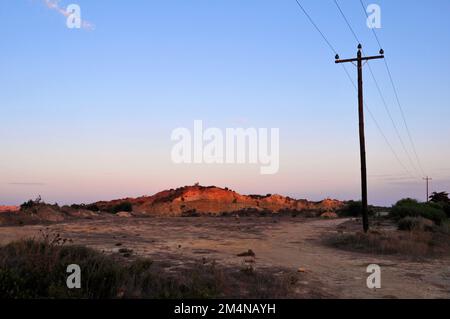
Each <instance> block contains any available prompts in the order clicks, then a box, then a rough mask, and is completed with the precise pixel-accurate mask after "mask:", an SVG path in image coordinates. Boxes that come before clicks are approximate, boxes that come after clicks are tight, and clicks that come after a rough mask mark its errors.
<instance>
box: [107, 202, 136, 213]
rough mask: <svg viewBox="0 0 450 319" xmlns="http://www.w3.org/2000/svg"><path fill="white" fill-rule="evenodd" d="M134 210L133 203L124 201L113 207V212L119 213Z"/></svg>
mask: <svg viewBox="0 0 450 319" xmlns="http://www.w3.org/2000/svg"><path fill="white" fill-rule="evenodd" d="M131 211H133V205H131V203H130V202H122V203H120V204H117V205H115V206H114V207H113V208H112V213H114V214H115V213H118V212H131Z"/></svg>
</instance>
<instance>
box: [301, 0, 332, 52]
mask: <svg viewBox="0 0 450 319" xmlns="http://www.w3.org/2000/svg"><path fill="white" fill-rule="evenodd" d="M295 2H297V5H298V6H299V7H300V9H302V11H303V13H304V14H305V16H306V17H307V18H308V19H309V22H311V24H312V25H313V26H314V27H315V28H316V30H317V32H319V33H320V35H321V36H322V38H323V39H324V40H325V42H326V43H327V44H328V46H329V47H330V49H331V50H332V51H333V52H334V54H337V51H336V50H335V49H334V47H333V46H332V45H331V43H330V41H328V39H327V37H326V36H325V34H323V32H322V31H320V29H319V27H318V26H317V24H316V23H315V22H314V20H313V19H312V18H311V16H310V15H309V14H308V12H306V10H305V8H303V6H302V5H301V4H300V2H299V1H298V0H295Z"/></svg>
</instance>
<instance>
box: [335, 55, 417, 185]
mask: <svg viewBox="0 0 450 319" xmlns="http://www.w3.org/2000/svg"><path fill="white" fill-rule="evenodd" d="M341 66H342V68H343V69H344V71H345V74H346V75H347V78H348V79H349V80H350V82H351V84H352V86H353V88H354V89H355V91H358V88H357V87H356V84H355V81H353V79H352V77H351V76H350V73H349V72H348V70H347V68H346V67H345V66H344V65H343V64H341ZM364 108H365V109H366V110H367V112H368V113H369V115H370V117H371V118H372V121H373V122H374V123H375V126H376V128H377V129H378V131H379V133H380V134H381V136H382V137H383V139H384V141H385V142H386V144H387V145H388V147H389V149H390V150H391V152H392V154H393V155H394V157H395V159H396V160H397V162H398V163H399V164H400V166H401V167H402V168H403V169H404V170H405V172H406V173H407V175H408V176H409V177H412V178H415V177H414V175H412V174H411V172H410V171H409V170H408V169H407V168H406V166H405V165H404V164H403V162H402V161H401V160H400V157H399V156H398V154H397V152H396V151H395V149H394V147H393V146H392V144H391V143H390V142H389V139H388V138H387V137H386V135H385V134H384V132H383V130H382V129H381V126H380V124H379V123H378V121H377V120H376V118H375V116H374V115H373V113H372V111H371V110H370V108H369V105H368V104H367V102H364Z"/></svg>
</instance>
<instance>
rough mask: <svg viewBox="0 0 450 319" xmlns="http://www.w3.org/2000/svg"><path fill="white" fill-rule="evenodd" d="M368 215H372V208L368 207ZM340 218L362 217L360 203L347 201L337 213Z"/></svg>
mask: <svg viewBox="0 0 450 319" xmlns="http://www.w3.org/2000/svg"><path fill="white" fill-rule="evenodd" d="M368 209H369V215H370V216H372V215H374V210H373V207H371V206H369V208H368ZM337 214H338V215H339V216H340V217H360V216H361V215H362V202H361V201H353V200H351V201H348V202H347V203H346V204H345V206H344V207H343V208H341V209H340V210H338V211H337Z"/></svg>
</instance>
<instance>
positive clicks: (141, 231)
mask: <svg viewBox="0 0 450 319" xmlns="http://www.w3.org/2000/svg"><path fill="white" fill-rule="evenodd" d="M345 221H346V220H343V219H339V220H315V219H298V218H287V217H286V218H273V217H247V218H239V219H235V218H211V217H198V218H116V217H115V218H108V219H103V220H83V221H77V222H70V223H64V224H54V225H51V226H48V229H50V230H52V231H56V232H60V233H61V235H62V236H63V237H65V238H70V239H72V240H73V241H74V243H76V244H83V245H87V246H90V247H93V248H96V249H99V250H102V251H105V252H117V251H118V250H119V249H120V248H129V249H133V251H134V254H135V255H139V256H143V257H150V258H152V259H154V260H159V261H162V262H165V263H167V264H168V265H169V266H171V267H182V266H183V264H185V263H187V262H189V261H193V260H202V259H208V260H215V261H216V262H217V263H218V264H220V265H223V266H227V267H243V265H244V260H245V259H246V258H245V257H238V256H237V254H239V253H242V252H244V251H247V250H248V249H251V250H252V251H254V252H255V254H256V258H255V263H254V265H255V267H256V268H259V269H261V270H263V269H274V268H276V269H288V270H292V271H297V270H298V269H299V268H302V269H304V271H305V272H304V276H303V277H304V278H306V279H305V281H304V282H303V284H305V285H308V284H310V285H317V283H319V282H320V286H321V287H320V289H321V291H322V292H324V293H325V295H329V296H334V297H338V298H450V258H445V259H436V260H427V261H426V262H414V261H412V260H409V259H405V258H400V257H396V256H374V255H368V254H361V253H354V252H347V251H342V250H338V249H335V248H332V247H328V246H326V245H324V243H323V238H324V237H325V236H326V235H327V234H329V233H330V232H334V231H336V227H337V226H338V225H339V224H340V223H343V222H345ZM45 228H46V227H45V226H23V227H1V228H0V244H6V243H8V242H10V241H12V240H16V239H19V238H27V237H33V236H34V237H39V231H40V230H43V229H45ZM118 245H120V246H118ZM369 264H378V265H380V266H381V271H382V273H381V280H382V288H381V289H378V290H370V289H368V288H367V286H366V278H367V276H368V275H369V274H367V273H366V267H367V265H369Z"/></svg>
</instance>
